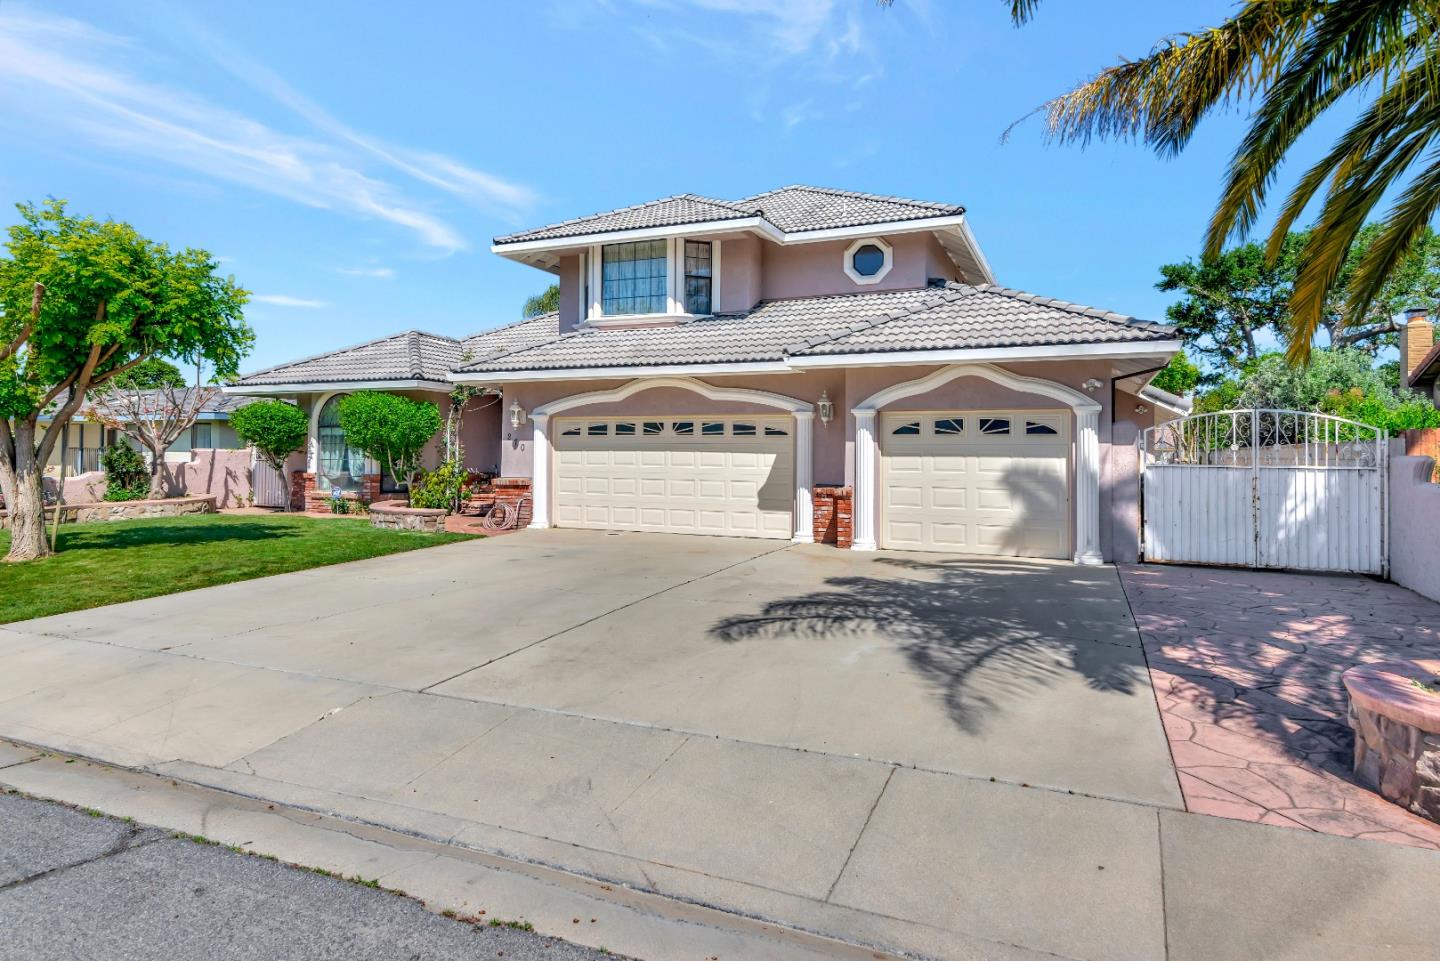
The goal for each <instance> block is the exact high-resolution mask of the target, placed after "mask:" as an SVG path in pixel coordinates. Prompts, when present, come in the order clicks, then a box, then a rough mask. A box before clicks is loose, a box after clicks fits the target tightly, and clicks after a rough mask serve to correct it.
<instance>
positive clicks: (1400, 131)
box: [1266, 86, 1440, 260]
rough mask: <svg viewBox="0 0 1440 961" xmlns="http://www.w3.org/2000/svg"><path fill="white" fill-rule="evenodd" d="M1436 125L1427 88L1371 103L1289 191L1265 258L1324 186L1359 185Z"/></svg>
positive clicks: (1435, 97)
mask: <svg viewBox="0 0 1440 961" xmlns="http://www.w3.org/2000/svg"><path fill="white" fill-rule="evenodd" d="M1401 118H1404V119H1403V121H1401ZM1436 123H1440V91H1435V90H1432V89H1431V88H1430V87H1428V86H1424V87H1418V86H1404V87H1398V86H1397V87H1392V88H1391V89H1390V90H1388V91H1386V92H1385V93H1383V94H1381V96H1379V97H1378V98H1376V100H1375V101H1374V102H1373V103H1372V104H1371V105H1370V106H1369V108H1367V109H1366V110H1365V112H1364V113H1362V114H1361V115H1360V117H1359V118H1358V119H1356V121H1355V122H1354V123H1353V124H1351V125H1350V128H1349V129H1348V130H1346V132H1345V133H1344V134H1343V135H1342V136H1341V137H1340V139H1339V140H1337V141H1336V142H1335V144H1334V145H1333V146H1332V147H1331V149H1330V150H1329V151H1328V152H1327V153H1326V154H1325V156H1323V157H1321V158H1320V160H1318V161H1316V163H1315V164H1314V165H1313V166H1312V167H1311V168H1310V169H1309V170H1308V171H1306V172H1305V174H1304V175H1303V176H1302V177H1301V178H1300V180H1299V181H1297V182H1296V184H1295V186H1294V187H1293V188H1291V191H1290V194H1289V196H1288V197H1287V198H1286V200H1285V203H1284V204H1283V205H1282V206H1281V208H1280V212H1279V214H1278V216H1277V217H1276V219H1275V224H1274V226H1273V228H1272V229H1271V232H1270V238H1269V241H1268V243H1267V246H1266V252H1267V253H1268V254H1269V256H1270V257H1271V259H1272V260H1273V259H1274V258H1275V257H1277V256H1278V255H1279V253H1280V248H1281V245H1283V244H1284V242H1285V237H1286V236H1287V235H1288V234H1289V232H1290V231H1291V230H1292V229H1293V228H1294V227H1295V224H1296V223H1297V222H1298V221H1299V219H1300V217H1301V216H1303V214H1304V212H1305V210H1306V209H1307V208H1308V207H1309V205H1310V202H1311V201H1312V200H1313V199H1314V198H1315V195H1316V194H1317V193H1319V191H1320V189H1321V188H1322V187H1323V186H1324V185H1325V184H1326V183H1327V182H1329V181H1334V182H1336V183H1341V182H1349V183H1351V184H1352V185H1353V184H1359V183H1363V182H1364V181H1365V179H1366V178H1367V177H1369V176H1371V175H1373V173H1374V171H1375V170H1376V169H1378V167H1379V165H1380V164H1382V163H1384V162H1385V160H1386V158H1387V157H1389V156H1391V155H1392V154H1393V153H1394V152H1395V151H1396V150H1399V149H1401V148H1402V147H1403V145H1404V144H1405V143H1406V142H1407V140H1408V138H1411V137H1413V136H1415V135H1417V134H1422V133H1423V132H1424V131H1426V130H1427V129H1429V128H1430V127H1431V126H1433V125H1434V124H1436ZM1332 189H1333V188H1332Z"/></svg>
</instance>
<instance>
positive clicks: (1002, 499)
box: [880, 410, 1070, 558]
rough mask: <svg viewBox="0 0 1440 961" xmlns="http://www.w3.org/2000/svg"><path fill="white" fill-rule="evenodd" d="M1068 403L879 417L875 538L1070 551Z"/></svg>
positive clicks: (991, 549)
mask: <svg viewBox="0 0 1440 961" xmlns="http://www.w3.org/2000/svg"><path fill="white" fill-rule="evenodd" d="M1069 454H1070V417H1069V412H1068V411H1060V410H1045V411H1033V410H1032V411H988V410H982V411H977V410H962V411H902V412H894V413H886V414H884V415H883V416H882V417H881V418H880V511H881V514H880V546H881V547H882V548H889V549H892V550H915V551H941V552H952V553H958V554H996V555H1008V556H1018V557H1056V558H1064V557H1068V556H1069V555H1070V509H1069Z"/></svg>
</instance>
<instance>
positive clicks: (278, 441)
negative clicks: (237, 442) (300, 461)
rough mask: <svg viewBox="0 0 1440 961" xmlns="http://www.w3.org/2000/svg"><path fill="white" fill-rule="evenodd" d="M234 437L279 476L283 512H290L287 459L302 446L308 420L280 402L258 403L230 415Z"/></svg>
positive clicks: (307, 431)
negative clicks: (253, 451)
mask: <svg viewBox="0 0 1440 961" xmlns="http://www.w3.org/2000/svg"><path fill="white" fill-rule="evenodd" d="M230 426H231V427H233V428H234V429H235V436H236V437H239V438H240V439H241V440H243V441H244V442H245V443H247V444H249V445H250V446H251V447H254V448H255V454H256V456H257V457H259V458H260V459H261V460H263V461H264V462H265V463H266V464H268V465H270V467H271V468H272V469H273V470H274V471H275V472H276V473H277V474H279V475H280V482H281V484H282V485H283V486H284V488H285V510H287V511H288V510H289V509H290V475H289V472H288V471H286V470H285V461H286V459H287V458H289V456H290V455H291V454H293V453H295V452H296V451H297V450H300V449H301V448H302V447H304V446H305V439H306V437H308V436H309V433H310V420H309V418H308V417H306V416H305V412H304V411H303V410H301V409H300V408H298V407H296V406H295V405H294V404H287V403H285V402H284V401H283V400H261V401H256V402H255V403H253V404H246V405H245V406H244V407H241V408H240V409H239V410H236V411H234V412H232V413H231V414H230Z"/></svg>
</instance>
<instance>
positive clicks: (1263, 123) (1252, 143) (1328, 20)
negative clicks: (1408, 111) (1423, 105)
mask: <svg viewBox="0 0 1440 961" xmlns="http://www.w3.org/2000/svg"><path fill="white" fill-rule="evenodd" d="M1410 6H1411V4H1410V3H1409V2H1401V0H1386V2H1371V3H1353V4H1338V5H1334V6H1333V8H1332V9H1331V10H1329V11H1327V13H1326V15H1325V16H1323V17H1320V18H1318V19H1317V20H1316V21H1315V23H1314V26H1313V29H1312V30H1311V32H1310V33H1309V35H1308V36H1307V37H1306V38H1305V41H1304V43H1303V44H1302V46H1301V47H1300V48H1299V49H1298V50H1297V51H1296V53H1295V55H1294V56H1293V57H1292V58H1291V59H1290V60H1289V62H1288V63H1287V64H1286V66H1285V68H1284V69H1283V70H1282V71H1281V72H1280V74H1279V75H1278V76H1277V77H1276V79H1275V82H1274V83H1273V84H1272V85H1271V86H1270V88H1269V89H1268V91H1267V92H1266V94H1265V98H1264V101H1263V103H1262V105H1261V108H1260V110H1258V111H1257V112H1256V114H1255V119H1254V122H1253V123H1252V124H1251V127H1250V129H1249V131H1248V132H1247V133H1246V136H1245V139H1244V140H1243V141H1242V143H1241V145H1240V148H1239V150H1237V152H1236V155H1235V158H1234V159H1233V160H1232V161H1231V164H1230V170H1229V174H1228V177H1227V181H1226V184H1225V188H1224V190H1223V191H1222V193H1221V199H1220V203H1219V205H1218V206H1217V208H1216V210H1215V213H1214V216H1213V217H1212V219H1211V222H1210V226H1209V229H1208V231H1207V234H1206V239H1205V252H1206V253H1209V254H1214V253H1217V252H1219V250H1220V249H1221V248H1222V247H1223V245H1224V243H1225V241H1226V240H1227V239H1229V238H1231V237H1243V236H1244V235H1245V234H1246V233H1247V232H1248V231H1249V230H1250V228H1251V227H1252V226H1253V225H1254V223H1255V220H1256V218H1257V217H1258V216H1259V213H1260V209H1261V208H1262V207H1263V205H1264V202H1265V195H1266V193H1267V191H1268V189H1269V187H1270V186H1271V185H1272V184H1273V182H1274V180H1275V176H1276V172H1277V169H1278V168H1279V166H1280V163H1281V161H1282V160H1283V159H1284V157H1285V155H1286V153H1287V152H1288V151H1289V149H1290V148H1291V147H1292V146H1293V145H1294V143H1295V141H1296V140H1298V139H1299V137H1300V136H1301V135H1302V134H1303V133H1304V132H1305V130H1307V129H1308V128H1309V126H1310V124H1311V123H1312V122H1313V121H1314V120H1315V119H1316V118H1317V117H1319V116H1320V114H1322V113H1324V112H1325V111H1326V110H1327V109H1329V108H1330V107H1331V106H1333V105H1334V103H1335V102H1336V101H1338V100H1339V99H1340V98H1341V97H1343V96H1344V95H1345V94H1347V93H1349V92H1351V91H1352V90H1354V89H1355V88H1357V87H1359V86H1361V85H1362V84H1365V83H1367V82H1369V81H1371V80H1375V79H1377V78H1378V77H1383V76H1384V75H1385V74H1386V73H1387V72H1388V71H1390V70H1392V69H1393V68H1394V66H1395V65H1396V64H1397V63H1398V64H1401V65H1402V66H1403V65H1404V64H1406V63H1408V62H1409V61H1410V60H1411V59H1413V57H1414V54H1415V53H1416V51H1417V50H1418V49H1420V48H1421V47H1422V46H1423V45H1424V44H1425V42H1426V37H1427V36H1428V31H1424V32H1422V31H1417V30H1407V25H1408V24H1409V22H1410V18H1409V17H1408V16H1407V9H1408V8H1409V7H1410ZM1421 63H1425V60H1424V59H1423V58H1422V59H1421ZM1432 79H1433V78H1432ZM1404 86H1406V84H1405V83H1404V80H1403V77H1402V78H1401V81H1400V82H1398V83H1396V84H1394V85H1392V89H1393V88H1395V87H1400V88H1403V87H1404ZM1313 189H1314V188H1312V192H1313ZM1287 229H1288V228H1287Z"/></svg>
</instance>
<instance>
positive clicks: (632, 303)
mask: <svg viewBox="0 0 1440 961" xmlns="http://www.w3.org/2000/svg"><path fill="white" fill-rule="evenodd" d="M666 247H667V244H666V242H665V241H663V240H638V241H634V242H632V243H624V244H606V245H605V247H604V248H603V249H602V252H601V258H600V263H601V294H602V299H601V309H602V310H603V311H604V312H605V315H606V316H613V315H616V314H663V313H666V312H667V311H668V310H669V281H668V277H667V271H666V266H667V260H668V257H667V254H666Z"/></svg>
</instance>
